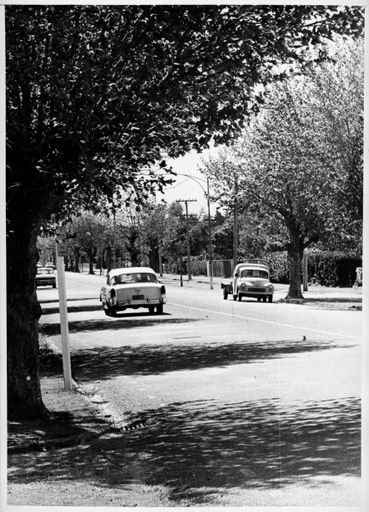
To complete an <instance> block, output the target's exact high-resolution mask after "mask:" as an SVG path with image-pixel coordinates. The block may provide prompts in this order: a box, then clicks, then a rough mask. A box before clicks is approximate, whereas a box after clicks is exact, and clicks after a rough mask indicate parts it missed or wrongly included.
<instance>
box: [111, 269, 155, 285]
mask: <svg viewBox="0 0 369 512" xmlns="http://www.w3.org/2000/svg"><path fill="white" fill-rule="evenodd" d="M157 282H158V281H157V278H156V275H155V274H149V273H148V272H140V273H138V272H134V273H132V274H120V275H117V276H113V277H112V278H111V280H110V284H111V285H115V284H131V283H132V284H135V283H157Z"/></svg>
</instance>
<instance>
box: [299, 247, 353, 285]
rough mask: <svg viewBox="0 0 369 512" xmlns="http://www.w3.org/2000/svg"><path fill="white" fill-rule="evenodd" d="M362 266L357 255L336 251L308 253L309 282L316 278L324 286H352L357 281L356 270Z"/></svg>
mask: <svg viewBox="0 0 369 512" xmlns="http://www.w3.org/2000/svg"><path fill="white" fill-rule="evenodd" d="M361 266H362V259H361V257H360V256H358V255H357V254H347V253H342V252H338V251H337V252H336V251H331V252H328V251H311V252H308V274H309V280H310V279H311V278H312V277H315V278H316V282H317V283H318V284H320V285H322V286H341V287H345V286H346V287H347V286H352V285H353V284H354V283H355V279H356V268H357V267H361Z"/></svg>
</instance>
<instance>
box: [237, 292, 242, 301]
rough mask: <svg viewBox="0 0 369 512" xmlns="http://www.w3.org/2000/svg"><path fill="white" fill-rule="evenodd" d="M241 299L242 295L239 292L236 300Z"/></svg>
mask: <svg viewBox="0 0 369 512" xmlns="http://www.w3.org/2000/svg"><path fill="white" fill-rule="evenodd" d="M241 300H242V295H241V294H240V293H239V294H238V302H241Z"/></svg>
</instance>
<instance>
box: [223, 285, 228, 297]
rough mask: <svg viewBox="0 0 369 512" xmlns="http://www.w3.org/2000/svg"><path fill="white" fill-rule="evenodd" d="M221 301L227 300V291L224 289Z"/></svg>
mask: <svg viewBox="0 0 369 512" xmlns="http://www.w3.org/2000/svg"><path fill="white" fill-rule="evenodd" d="M223 299H224V300H227V299H228V292H227V289H226V288H223Z"/></svg>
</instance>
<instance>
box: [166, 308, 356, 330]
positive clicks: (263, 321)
mask: <svg viewBox="0 0 369 512" xmlns="http://www.w3.org/2000/svg"><path fill="white" fill-rule="evenodd" d="M168 304H172V305H173V306H177V307H180V308H183V307H186V308H190V309H195V310H196V311H203V312H204V313H210V314H212V315H223V316H230V317H231V318H239V319H240V320H251V321H254V322H262V323H264V324H271V325H280V326H282V327H289V328H291V329H300V330H302V331H310V332H317V333H321V334H328V335H330V336H342V337H343V338H355V339H361V336H353V335H350V334H342V333H338V332H331V331H323V330H322V329H312V328H311V327H299V326H298V325H290V324H283V323H281V322H273V321H272V320H262V319H260V318H254V317H251V316H242V315H235V314H234V313H224V312H223V311H211V310H210V309H204V308H197V307H195V306H188V305H187V304H176V303H175V302H169V303H168Z"/></svg>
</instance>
